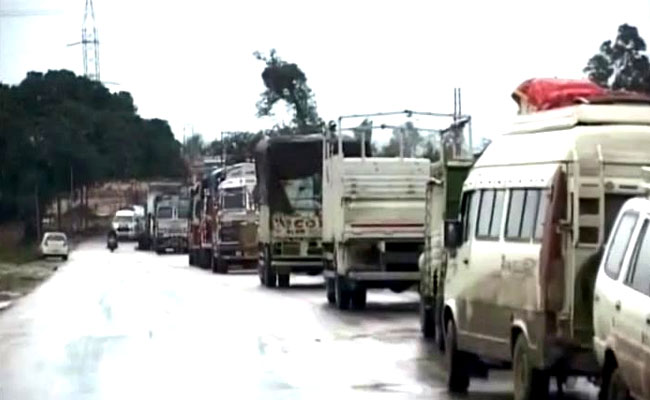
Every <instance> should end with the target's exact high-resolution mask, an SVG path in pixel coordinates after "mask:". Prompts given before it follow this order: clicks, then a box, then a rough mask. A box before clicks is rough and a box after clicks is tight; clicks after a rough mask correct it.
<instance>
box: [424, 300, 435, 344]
mask: <svg viewBox="0 0 650 400" xmlns="http://www.w3.org/2000/svg"><path fill="white" fill-rule="evenodd" d="M433 309H434V307H432V306H430V305H429V304H427V301H426V300H425V299H424V297H422V296H420V331H421V332H422V337H424V338H425V339H434V338H435V337H436V321H435V318H434V310H433Z"/></svg>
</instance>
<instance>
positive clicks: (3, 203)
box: [0, 70, 185, 232]
mask: <svg viewBox="0 0 650 400" xmlns="http://www.w3.org/2000/svg"><path fill="white" fill-rule="evenodd" d="M71 171H72V172H73V173H74V180H75V185H76V186H78V185H89V184H93V183H95V182H100V181H102V180H108V179H115V178H117V179H124V178H136V179H138V178H154V177H156V178H157V177H181V176H183V175H184V173H185V169H184V164H183V161H182V159H181V153H180V143H178V141H176V140H175V139H174V135H173V133H172V131H171V129H170V127H169V124H168V123H167V122H166V121H163V120H159V119H152V120H147V119H142V118H140V117H139V116H138V115H137V113H136V108H135V106H134V104H133V99H132V97H131V95H130V94H129V93H127V92H119V93H110V91H109V90H108V89H107V88H105V87H104V86H103V85H102V84H101V83H99V82H95V81H90V80H88V79H86V78H84V77H79V76H76V75H75V74H74V73H72V72H70V71H64V70H62V71H48V72H47V73H45V74H43V73H40V72H29V73H28V74H27V77H26V78H25V79H24V80H23V81H22V82H21V83H20V84H19V85H16V86H8V85H3V84H0V222H2V221H4V220H8V219H14V220H16V219H17V220H23V221H25V222H27V223H28V225H27V226H28V229H29V231H30V232H34V231H35V229H34V226H35V218H34V212H35V209H36V202H38V203H39V206H43V205H45V204H49V202H50V201H51V200H52V199H53V198H54V197H55V196H56V195H57V194H59V193H61V192H67V191H68V190H69V189H70V173H71Z"/></svg>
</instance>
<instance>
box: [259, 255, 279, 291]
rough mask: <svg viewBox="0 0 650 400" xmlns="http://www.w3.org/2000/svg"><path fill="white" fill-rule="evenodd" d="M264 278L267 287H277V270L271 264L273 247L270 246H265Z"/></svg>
mask: <svg viewBox="0 0 650 400" xmlns="http://www.w3.org/2000/svg"><path fill="white" fill-rule="evenodd" d="M262 277H263V278H262V279H264V286H266V287H267V288H274V287H275V282H276V281H275V279H276V275H275V271H274V270H273V266H272V265H271V249H269V248H268V247H265V248H264V265H263V266H262Z"/></svg>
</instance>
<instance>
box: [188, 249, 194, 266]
mask: <svg viewBox="0 0 650 400" xmlns="http://www.w3.org/2000/svg"><path fill="white" fill-rule="evenodd" d="M195 257H196V255H195V254H194V250H190V254H189V256H188V257H187V258H188V259H189V261H188V263H189V265H190V266H193V265H194V263H196V260H195Z"/></svg>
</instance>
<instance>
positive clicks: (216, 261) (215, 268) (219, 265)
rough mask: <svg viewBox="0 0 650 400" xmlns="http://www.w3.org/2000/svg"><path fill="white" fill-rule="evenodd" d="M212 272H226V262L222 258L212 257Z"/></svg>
mask: <svg viewBox="0 0 650 400" xmlns="http://www.w3.org/2000/svg"><path fill="white" fill-rule="evenodd" d="M212 260H213V261H212V272H214V273H217V274H227V273H228V267H229V266H228V262H227V261H226V260H222V259H220V258H219V257H212Z"/></svg>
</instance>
